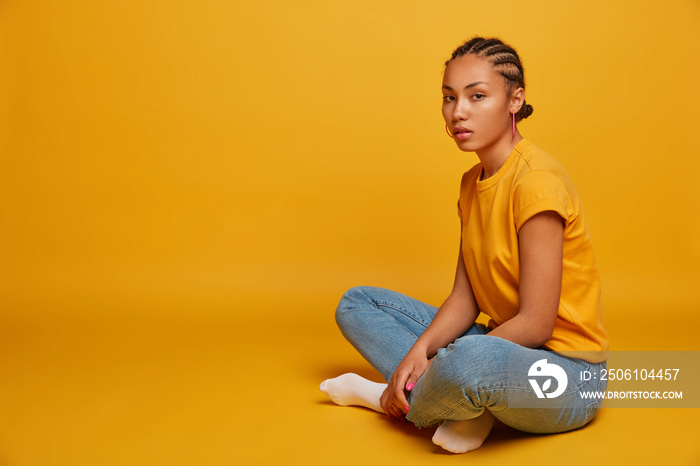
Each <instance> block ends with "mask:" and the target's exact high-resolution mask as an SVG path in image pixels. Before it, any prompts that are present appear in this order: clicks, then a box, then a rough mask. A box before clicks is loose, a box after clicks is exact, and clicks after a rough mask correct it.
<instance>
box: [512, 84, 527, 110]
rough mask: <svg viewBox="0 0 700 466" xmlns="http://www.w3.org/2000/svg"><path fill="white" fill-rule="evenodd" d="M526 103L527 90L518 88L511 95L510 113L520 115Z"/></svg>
mask: <svg viewBox="0 0 700 466" xmlns="http://www.w3.org/2000/svg"><path fill="white" fill-rule="evenodd" d="M524 103H525V89H523V88H522V87H519V88H517V89H516V90H514V91H513V92H512V94H511V95H510V112H511V113H518V112H519V111H520V109H521V108H522V106H523V104H524Z"/></svg>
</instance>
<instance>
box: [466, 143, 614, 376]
mask: <svg viewBox="0 0 700 466" xmlns="http://www.w3.org/2000/svg"><path fill="white" fill-rule="evenodd" d="M481 170H482V165H481V164H480V163H479V164H477V165H475V166H474V167H473V168H472V169H471V170H469V171H468V172H466V173H465V174H464V176H463V177H462V184H461V187H460V197H459V203H458V208H459V217H460V219H461V220H462V253H463V255H464V263H465V266H466V269H467V274H468V275H469V281H470V282H471V285H472V289H473V290H474V295H475V296H476V302H477V304H478V305H479V309H480V310H481V311H482V312H484V313H485V314H487V315H488V316H489V317H491V319H492V320H493V322H494V323H495V324H496V325H501V324H502V323H503V322H505V321H507V320H509V319H510V318H512V317H514V316H515V315H516V314H517V313H518V311H519V300H520V298H519V292H518V290H519V283H520V254H519V247H518V231H519V230H520V227H522V226H523V224H524V223H525V222H526V221H527V220H529V219H530V218H532V217H533V216H534V215H536V214H538V213H540V212H545V211H554V212H556V213H558V214H559V215H560V216H561V217H562V218H563V219H564V222H565V227H564V264H563V275H562V289H561V298H560V301H559V311H558V314H557V319H556V323H555V325H554V333H553V334H552V338H551V340H549V341H548V342H547V343H545V344H544V347H545V348H547V349H550V350H553V351H558V352H564V353H567V352H570V351H573V352H577V353H575V354H571V355H572V356H574V357H578V358H581V359H586V360H588V361H591V362H600V361H604V360H605V359H606V358H607V351H608V336H607V333H606V331H605V327H604V319H603V303H602V299H601V291H600V277H599V274H598V266H597V264H596V260H595V255H594V254H593V245H592V243H591V237H590V234H589V231H588V227H587V226H586V220H585V217H584V215H583V209H582V208H581V201H580V199H579V196H578V193H577V192H576V188H575V187H574V184H573V183H572V182H571V179H570V178H569V175H568V174H567V173H566V171H565V170H564V167H563V166H562V165H561V164H560V163H559V162H557V161H556V160H555V159H554V158H553V157H552V156H551V155H549V154H547V153H546V152H544V151H542V150H541V149H539V148H538V147H536V146H535V145H534V144H532V143H531V142H529V141H527V140H525V139H523V140H522V141H520V142H519V143H518V144H517V145H516V146H515V149H514V150H513V152H512V153H511V154H510V155H509V156H508V160H507V161H506V163H505V164H503V166H502V167H501V168H500V169H499V170H498V172H497V173H496V174H494V175H493V176H491V177H490V178H488V179H486V180H483V181H480V180H479V178H480V176H481Z"/></svg>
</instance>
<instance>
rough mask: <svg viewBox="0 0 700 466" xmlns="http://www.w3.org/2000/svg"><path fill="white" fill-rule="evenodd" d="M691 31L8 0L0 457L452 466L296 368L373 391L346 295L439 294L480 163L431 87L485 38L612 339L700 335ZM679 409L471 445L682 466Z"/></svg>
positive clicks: (543, 4) (536, 5) (687, 424)
mask: <svg viewBox="0 0 700 466" xmlns="http://www.w3.org/2000/svg"><path fill="white" fill-rule="evenodd" d="M698 21H700V3H699V2H698V1H696V0H669V1H666V2H650V1H622V2H610V1H602V0H594V1H586V2H583V1H581V2H579V1H572V2H550V1H536V2H522V1H519V2H514V1H504V2H495V3H493V2H492V3H489V2H483V1H479V2H476V1H462V2H422V1H405V0H404V1H384V0H379V1H365V0H360V1H355V2H330V1H320V0H317V1H312V0H301V1H281V0H269V1H264V2H240V1H224V0H219V1H213V0H210V1H204V2H184V1H173V2H170V1H146V2H143V1H134V0H119V1H117V0H104V1H100V2H97V1H78V0H73V1H66V2H49V1H34V2H31V1H30V2H18V1H7V2H3V3H2V4H0V41H1V42H0V44H1V45H2V47H1V48H0V157H1V159H0V160H1V161H2V164H1V166H0V245H2V249H1V251H2V252H1V253H0V377H1V379H2V381H1V382H0V464H2V465H12V466H15V465H51V464H57V465H82V464H86V465H87V464H89V465H97V464H99V465H113V464H114V465H117V464H119V465H122V464H150V465H153V464H168V465H176V464H182V465H192V464H206V465H220V464H221V465H224V464H279V463H283V462H285V463H293V464H297V463H298V464H329V463H336V464H343V463H344V462H347V464H360V463H361V464H398V463H404V464H407V463H410V464H415V463H418V462H419V463H421V464H432V463H442V462H446V461H450V460H451V458H450V457H449V455H443V454H441V453H440V451H439V449H437V448H436V447H433V446H432V444H431V443H430V431H429V430H425V431H418V430H417V429H413V428H411V427H408V426H405V425H402V426H398V425H397V424H392V423H388V422H387V421H385V420H384V419H382V418H381V416H377V415H374V414H373V413H370V412H368V411H366V410H363V409H359V408H356V409H351V408H338V407H335V406H332V405H331V404H330V403H329V402H326V401H324V398H323V396H322V395H321V393H320V392H318V388H317V386H318V383H319V382H320V381H321V380H323V379H324V378H328V377H332V376H335V375H338V374H340V373H342V372H345V371H349V370H350V371H355V372H358V373H361V374H363V375H365V376H367V377H370V378H374V379H375V380H379V376H378V374H377V373H376V372H374V371H373V370H372V369H371V368H369V367H368V366H367V364H366V363H364V362H363V361H362V360H361V358H360V356H359V355H358V354H357V353H356V352H355V351H354V350H353V349H352V348H351V347H350V345H348V344H347V343H346V342H345V341H344V340H343V339H342V336H341V335H340V333H339V331H338V330H337V329H336V327H335V324H334V322H333V311H334V309H335V306H336V304H337V301H338V299H339V298H340V295H341V294H342V293H343V291H345V290H346V289H347V288H349V287H351V286H354V285H361V284H368V285H376V286H383V287H387V288H392V289H395V290H397V291H401V292H404V293H406V294H409V295H412V296H414V297H416V298H419V299H422V300H424V301H427V302H430V303H432V304H436V305H439V304H440V303H441V301H442V299H444V298H445V297H446V295H447V293H448V292H449V290H450V288H451V284H452V279H453V274H454V266H455V263H456V258H457V248H458V242H459V240H458V235H459V232H458V229H459V221H458V218H457V212H456V200H457V197H458V186H459V179H460V177H461V174H462V173H463V172H464V171H466V170H467V169H468V168H469V167H471V166H472V165H473V164H474V163H476V156H475V155H474V154H465V153H461V152H460V151H459V150H458V149H456V148H455V147H454V143H453V142H452V141H451V140H450V139H449V138H448V137H447V135H446V134H445V131H444V126H443V121H442V118H441V115H440V81H441V76H442V68H443V65H442V64H443V62H444V61H445V60H446V59H447V58H448V57H449V54H450V53H451V51H452V50H453V49H454V48H455V47H456V46H457V45H459V44H460V43H461V42H463V41H464V40H465V39H467V38H469V37H471V36H472V35H476V34H479V35H496V36H499V37H501V38H502V39H504V40H506V41H508V42H510V43H512V44H513V45H514V46H515V47H516V48H517V50H518V51H519V53H520V54H521V56H522V57H523V61H524V64H525V69H526V80H527V100H528V103H530V104H532V105H533V106H534V109H535V112H534V114H533V116H532V117H531V118H530V119H528V120H526V121H524V122H522V123H521V124H520V129H521V132H522V133H523V134H524V135H525V137H527V138H529V139H530V140H532V141H533V142H534V143H535V144H537V145H539V146H540V147H542V148H543V149H545V150H546V151H548V152H550V153H551V154H553V155H554V156H555V157H556V158H558V159H559V160H560V161H561V162H562V163H563V164H564V165H565V166H566V167H567V169H568V171H569V173H570V175H571V176H572V178H573V180H574V182H575V183H576V185H577V187H578V189H579V192H580V194H581V196H582V198H583V202H584V206H585V209H586V213H587V216H588V219H589V225H590V228H591V231H592V234H593V239H594V243H595V246H596V253H597V256H598V260H599V264H600V268H601V273H602V277H603V287H604V299H605V306H606V319H607V326H608V329H609V333H610V337H611V340H612V349H613V350H698V349H699V347H698V343H697V337H696V334H697V332H696V328H697V325H698V324H699V323H700V318H698V316H697V311H698V310H700V298H699V297H698V294H697V292H696V290H697V283H699V282H700V271H699V268H698V267H697V264H698V262H699V261H700V241H699V240H698V238H699V237H700V220H699V219H698V215H697V214H698V207H697V206H698V203H699V202H700V183H698V182H697V179H698V175H699V174H700V161H699V159H698V156H699V155H700V151H699V150H698V148H697V147H698V146H697V141H696V139H697V134H698V130H697V128H698V124H700V120H699V118H698V117H697V115H698V109H699V108H700V93H698V91H697V85H698V78H697V77H698V72H700V65H698V60H697V58H698V56H700V41H699V40H698V38H697V33H696V32H694V31H696V30H697V24H698ZM698 422H700V417H699V416H698V414H697V410H689V409H685V410H652V409H646V410H645V409H635V410H626V409H608V410H603V411H602V412H601V414H600V415H599V417H598V418H597V419H596V421H594V423H593V424H591V425H590V426H589V427H587V428H586V429H583V430H582V431H579V432H575V433H571V434H562V435H556V436H530V435H525V434H519V433H515V432H512V431H510V430H508V429H506V428H504V427H502V426H501V428H497V429H496V431H495V432H494V433H493V434H492V436H491V438H490V439H489V440H487V443H486V444H485V445H484V447H482V448H481V449H480V450H478V451H476V452H473V453H470V454H469V455H470V456H472V457H478V458H480V459H481V460H483V461H494V462H501V463H503V464H508V463H509V462H512V461H515V460H516V459H517V460H518V461H519V462H524V463H523V464H528V461H529V462H530V463H529V464H534V462H535V461H536V462H538V463H539V462H541V461H542V458H543V455H548V457H549V458H554V459H556V458H560V459H561V461H562V463H563V462H564V458H566V463H567V464H585V463H589V462H592V461H596V462H599V463H600V464H615V463H618V464H620V463H627V464H632V463H635V464H649V463H647V461H649V462H652V461H657V460H659V461H660V460H662V459H663V460H667V461H670V462H672V463H675V464H697V462H698V461H700V447H698V445H697V442H696V441H695V440H694V436H695V433H697V423H698ZM582 445H587V446H588V447H590V448H588V447H587V448H582ZM455 460H456V458H455ZM465 460H466V458H465ZM628 461H631V462H628ZM550 462H551V460H550Z"/></svg>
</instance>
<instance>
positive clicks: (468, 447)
mask: <svg viewBox="0 0 700 466" xmlns="http://www.w3.org/2000/svg"><path fill="white" fill-rule="evenodd" d="M494 420H495V418H494V417H493V414H491V413H490V412H489V410H488V409H485V410H484V412H483V414H482V415H481V416H479V417H477V418H474V419H467V420H466V421H444V422H443V423H442V424H440V427H438V428H437V430H436V431H435V435H433V443H434V444H435V445H439V446H441V447H442V448H444V449H445V450H447V451H451V452H452V453H466V452H468V451H472V450H476V449H477V448H479V447H480V446H481V444H482V443H484V440H486V437H488V436H489V432H491V428H492V427H493V422H494Z"/></svg>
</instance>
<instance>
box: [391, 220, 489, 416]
mask: <svg viewBox="0 0 700 466" xmlns="http://www.w3.org/2000/svg"><path fill="white" fill-rule="evenodd" d="M460 235H461V229H460ZM478 315H479V309H478V306H477V304H476V299H475V298H474V292H473V291H472V287H471V284H470V283H469V277H468V276H467V269H466V267H465V266H464V257H463V256H462V242H461V240H460V243H459V256H458V259H457V271H456V272H455V281H454V285H453V287H452V292H451V293H450V295H449V296H448V297H447V299H446V300H445V302H444V303H443V304H442V306H440V309H438V311H437V314H436V315H435V317H434V318H433V321H432V322H431V323H430V325H429V326H428V328H427V329H426V330H425V332H423V334H422V335H421V336H420V337H419V338H418V341H416V343H414V345H413V346H412V347H411V349H410V350H409V352H408V354H407V355H406V357H404V359H403V360H402V361H401V363H400V364H399V365H398V367H397V368H396V370H395V371H394V374H393V375H392V377H391V380H390V381H389V386H388V387H387V389H386V390H385V391H384V393H383V394H382V397H381V400H380V402H381V405H382V408H383V409H384V411H385V412H386V413H387V415H389V416H394V417H396V418H399V419H400V418H401V417H402V415H403V414H406V413H407V412H408V410H407V409H406V408H407V407H408V401H407V400H406V392H405V391H404V390H409V391H410V390H411V389H412V388H413V384H415V383H416V382H417V381H418V379H419V378H420V377H421V376H422V375H423V373H424V372H425V371H426V370H427V368H428V366H429V365H430V362H429V361H428V359H429V358H432V357H433V356H435V354H436V353H437V350H438V349H440V348H444V347H445V346H447V345H448V344H449V343H451V342H453V341H454V340H455V339H456V338H458V337H460V336H462V335H463V334H464V332H466V331H467V329H469V327H471V326H472V325H474V321H475V320H476V317H477V316H478Z"/></svg>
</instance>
